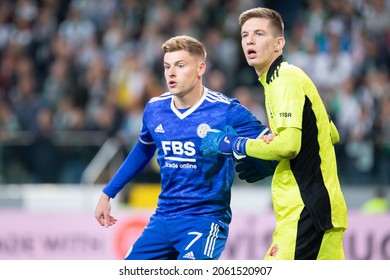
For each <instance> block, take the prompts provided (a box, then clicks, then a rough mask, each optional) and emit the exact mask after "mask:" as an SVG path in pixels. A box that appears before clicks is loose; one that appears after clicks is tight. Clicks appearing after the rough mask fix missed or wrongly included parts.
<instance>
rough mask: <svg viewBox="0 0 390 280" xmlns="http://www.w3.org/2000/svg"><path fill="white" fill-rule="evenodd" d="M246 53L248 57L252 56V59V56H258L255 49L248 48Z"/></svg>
mask: <svg viewBox="0 0 390 280" xmlns="http://www.w3.org/2000/svg"><path fill="white" fill-rule="evenodd" d="M246 53H247V57H248V58H251V59H252V58H255V57H256V54H257V53H256V51H255V50H254V49H248V50H247V52H246Z"/></svg>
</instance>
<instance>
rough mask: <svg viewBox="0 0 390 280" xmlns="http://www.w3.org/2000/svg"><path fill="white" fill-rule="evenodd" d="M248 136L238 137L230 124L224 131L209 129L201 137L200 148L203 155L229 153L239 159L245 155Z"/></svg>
mask: <svg viewBox="0 0 390 280" xmlns="http://www.w3.org/2000/svg"><path fill="white" fill-rule="evenodd" d="M247 140H248V138H245V137H239V136H237V133H236V132H235V130H234V129H233V127H231V126H227V127H226V131H222V130H217V129H211V130H209V131H208V132H207V134H206V136H205V137H204V138H203V139H202V144H201V146H200V150H201V152H202V153H203V155H204V156H214V155H231V154H234V156H235V158H237V159H240V158H244V157H246V153H245V145H246V141H247Z"/></svg>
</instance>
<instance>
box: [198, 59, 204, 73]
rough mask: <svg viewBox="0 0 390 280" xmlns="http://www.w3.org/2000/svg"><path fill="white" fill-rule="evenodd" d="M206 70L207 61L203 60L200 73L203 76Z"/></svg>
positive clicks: (199, 68)
mask: <svg viewBox="0 0 390 280" xmlns="http://www.w3.org/2000/svg"><path fill="white" fill-rule="evenodd" d="M205 72H206V62H204V61H202V62H201V63H199V66H198V75H199V76H202V75H203V74H204V73H205Z"/></svg>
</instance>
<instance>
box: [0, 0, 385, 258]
mask: <svg viewBox="0 0 390 280" xmlns="http://www.w3.org/2000/svg"><path fill="white" fill-rule="evenodd" d="M254 6H267V7H270V8H274V9H276V10H278V11H279V12H280V13H281V14H282V16H283V17H284V20H285V25H286V34H285V35H286V40H287V44H286V48H285V50H284V56H285V57H286V59H287V60H289V61H290V62H291V63H293V64H296V65H298V66H300V67H302V68H303V69H304V70H305V71H306V72H307V73H308V75H309V76H310V77H311V78H312V79H313V81H314V82H315V83H316V84H317V85H318V88H319V90H320V92H321V95H322V97H323V100H324V102H325V105H326V106H327V108H328V111H329V113H330V114H331V116H332V118H333V119H334V121H335V123H336V125H337V127H338V129H339V132H340V135H341V139H342V141H341V143H340V144H338V145H337V146H336V153H337V157H338V167H339V175H340V180H341V183H342V187H343V189H344V192H345V195H346V199H347V204H348V206H349V211H350V223H349V224H350V229H349V230H348V232H347V235H346V238H345V246H346V256H347V258H349V259H390V244H389V243H390V222H389V219H390V218H389V214H388V212H387V211H388V209H389V206H388V200H389V194H388V191H389V185H390V1H389V0H345V1H337V0H329V1H321V0H302V1H299V0H297V1H289V0H285V1H282V0H279V1H278V0H274V1H254V0H242V1H238V0H233V1H222V0H199V1H173V0H157V1H148V0H144V1H137V0H122V1H120V0H78V1H76V0H62V1H56V0H40V1H39V0H16V1H10V0H3V1H1V2H0V220H1V221H3V223H2V226H1V229H0V259H118V258H119V259H120V258H121V256H122V255H123V254H124V251H125V250H126V249H124V248H126V247H127V246H128V245H129V243H131V242H132V240H133V239H134V238H135V237H136V236H137V235H138V234H139V231H140V230H141V229H142V227H143V225H144V224H145V223H146V221H147V219H148V217H149V215H150V214H151V213H152V211H153V207H154V206H155V200H156V196H157V194H158V191H159V187H158V180H159V174H158V169H157V167H156V165H155V162H153V163H151V164H150V165H149V166H148V167H147V168H146V170H145V171H144V172H142V174H140V175H139V176H138V177H137V178H136V180H135V181H134V182H133V183H132V184H129V185H128V186H126V189H125V190H124V191H123V192H122V193H121V195H120V197H118V199H116V200H114V201H113V213H114V214H116V213H117V216H118V217H119V218H120V222H119V224H118V225H116V226H115V227H113V228H110V229H104V228H101V227H100V226H99V225H98V223H97V222H96V221H95V220H94V217H93V211H94V207H95V203H96V201H97V198H98V196H99V193H100V190H101V188H102V187H103V186H104V184H105V183H106V182H107V181H108V180H109V178H110V177H111V176H112V175H113V172H115V170H116V168H117V167H118V166H119V165H120V163H121V161H122V160H123V159H124V157H125V156H126V154H127V152H128V151H129V150H130V149H131V147H132V145H133V144H134V143H135V141H136V140H137V134H138V131H139V129H140V119H141V114H142V111H143V107H144V104H145V102H146V101H147V100H148V99H149V98H150V97H153V96H156V95H160V94H161V93H162V92H163V91H164V90H165V82H164V80H163V67H162V56H161V49H160V46H161V43H162V42H163V41H165V40H166V39H167V38H169V37H170V36H173V35H178V34H189V35H193V36H195V37H197V38H199V39H200V40H201V41H203V42H204V43H205V45H206V47H207V50H208V70H207V73H206V75H205V81H204V82H205V85H206V86H208V87H210V88H212V89H215V90H219V91H221V92H224V93H225V94H227V95H229V96H232V97H233V96H234V97H237V98H239V99H240V101H241V102H242V103H243V104H244V105H246V106H247V107H248V108H249V109H250V110H252V111H253V112H254V113H255V114H256V115H257V116H258V117H259V118H260V119H261V120H262V121H264V122H265V120H266V117H265V114H264V108H263V107H262V104H263V100H262V97H263V95H262V92H261V91H262V89H261V87H260V85H259V83H258V81H257V79H256V76H255V72H254V71H253V69H251V68H250V67H248V66H247V65H246V62H245V61H244V56H243V55H242V52H241V47H240V35H239V26H238V22H237V18H238V15H239V14H240V12H241V11H243V10H245V9H247V8H251V7H254ZM269 185H270V182H269V180H265V181H263V182H261V183H257V184H252V185H249V184H245V183H244V182H242V181H239V180H236V181H235V185H234V188H233V203H232V208H233V213H234V217H233V223H232V227H231V235H230V238H229V242H228V247H227V248H226V250H225V253H224V255H223V258H225V259H257V258H261V256H262V254H263V253H264V250H265V249H266V248H265V247H266V246H267V244H268V241H267V240H269V238H270V234H271V233H272V226H273V216H272V213H271V211H270V196H269Z"/></svg>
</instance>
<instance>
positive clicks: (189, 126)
mask: <svg viewBox="0 0 390 280" xmlns="http://www.w3.org/2000/svg"><path fill="white" fill-rule="evenodd" d="M162 48H163V51H164V54H165V55H164V69H165V71H164V72H165V78H166V82H167V86H168V88H169V92H166V93H164V94H162V95H161V96H158V97H154V98H152V99H150V100H149V102H148V103H147V105H146V107H145V110H144V114H143V125H142V129H141V132H140V137H139V141H138V142H137V144H136V145H135V146H134V148H133V149H132V151H131V152H130V154H129V155H128V157H127V158H126V159H125V161H124V162H123V164H122V165H121V167H120V168H119V169H118V171H117V172H116V174H115V175H114V176H113V178H112V179H111V180H110V182H109V183H108V184H107V185H106V186H105V188H104V189H103V194H102V196H101V198H100V199H99V202H98V205H97V207H96V210H95V217H96V219H97V220H98V221H99V223H100V224H101V225H103V226H106V227H107V226H111V225H113V224H115V223H116V219H115V218H114V217H112V216H111V215H110V209H111V207H110V204H109V200H110V199H112V198H114V197H115V196H116V195H117V194H118V193H119V192H120V191H121V189H122V188H123V187H124V186H125V185H126V184H127V183H128V182H130V181H131V180H132V179H133V178H134V177H135V176H136V175H137V174H138V173H139V172H140V171H141V170H142V169H143V168H144V167H145V166H146V165H147V164H148V162H149V161H150V160H151V159H152V158H153V156H154V154H155V152H156V150H157V161H158V164H159V167H160V173H161V193H160V195H159V197H158V203H157V208H156V210H155V212H154V213H153V215H152V216H151V218H150V221H149V223H148V225H147V226H146V227H145V229H144V231H143V233H142V234H141V236H140V237H139V238H138V239H137V240H136V242H135V243H134V244H133V245H132V246H131V247H130V249H129V252H128V254H127V255H126V256H125V257H124V258H125V259H128V260H130V259H135V260H146V259H154V260H163V259H189V260H191V259H194V260H207V259H210V260H211V259H218V258H219V257H220V255H221V253H222V251H223V249H224V248H225V244H226V241H227V237H228V231H229V224H230V222H231V219H232V211H231V208H230V201H231V187H232V184H233V180H234V168H235V159H234V157H233V156H229V157H227V156H222V155H219V156H216V157H205V156H203V155H202V152H201V151H200V146H201V142H202V138H203V137H205V135H206V133H207V131H209V130H210V129H219V130H223V129H225V128H226V127H227V126H229V127H232V128H233V129H234V130H235V131H236V132H237V133H238V134H239V135H243V136H246V137H250V138H258V137H262V136H263V135H264V134H265V133H267V132H268V128H267V127H266V126H265V125H263V124H262V123H261V122H260V121H259V120H257V119H256V117H255V116H254V115H253V114H252V113H251V112H250V111H249V110H248V109H247V108H245V107H244V106H243V105H241V104H240V103H239V102H238V100H237V99H231V98H228V97H226V96H225V95H223V94H222V93H218V92H215V91H212V90H210V89H208V88H206V87H205V86H204V85H203V84H202V76H203V74H204V72H205V69H206V64H205V57H206V51H205V48H204V46H203V44H201V43H200V42H199V41H198V40H196V39H194V38H192V37H189V36H176V37H173V38H171V39H169V40H168V41H167V42H165V43H164V44H163V47H162Z"/></svg>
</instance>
